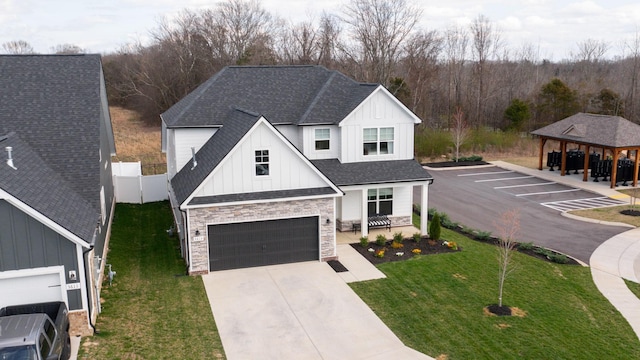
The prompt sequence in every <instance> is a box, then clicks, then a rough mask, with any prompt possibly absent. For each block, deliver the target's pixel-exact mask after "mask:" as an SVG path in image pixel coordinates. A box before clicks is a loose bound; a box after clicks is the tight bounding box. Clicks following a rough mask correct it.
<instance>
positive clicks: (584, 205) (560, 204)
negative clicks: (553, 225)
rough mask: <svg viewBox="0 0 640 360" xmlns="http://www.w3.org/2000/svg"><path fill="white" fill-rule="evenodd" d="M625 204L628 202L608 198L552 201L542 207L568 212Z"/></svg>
mask: <svg viewBox="0 0 640 360" xmlns="http://www.w3.org/2000/svg"><path fill="white" fill-rule="evenodd" d="M623 204H626V202H625V201H622V200H617V199H611V198H608V197H597V198H587V199H576V200H564V201H551V202H545V203H540V205H542V206H546V207H548V208H551V209H554V210H557V211H560V212H566V211H570V210H583V209H593V208H599V207H607V206H616V205H623Z"/></svg>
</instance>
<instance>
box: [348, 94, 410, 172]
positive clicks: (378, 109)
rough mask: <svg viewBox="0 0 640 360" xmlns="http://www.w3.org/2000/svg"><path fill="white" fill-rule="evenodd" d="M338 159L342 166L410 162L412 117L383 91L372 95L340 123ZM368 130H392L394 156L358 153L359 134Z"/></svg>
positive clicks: (360, 151)
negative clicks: (380, 162)
mask: <svg viewBox="0 0 640 360" xmlns="http://www.w3.org/2000/svg"><path fill="white" fill-rule="evenodd" d="M340 125H341V132H342V134H341V141H340V143H341V149H340V154H341V159H342V162H343V163H348V162H360V161H380V160H406V159H413V142H414V138H413V132H414V126H415V124H414V118H413V116H412V115H411V114H410V113H409V112H408V110H407V109H406V108H404V107H402V106H400V105H399V104H398V103H396V102H395V101H394V100H393V99H392V98H390V95H388V94H387V93H386V92H384V91H377V92H375V93H374V94H373V95H372V96H371V97H370V98H369V99H367V100H365V101H364V102H363V103H362V104H361V105H360V107H359V108H358V109H356V111H354V112H353V113H352V114H351V115H349V116H348V117H347V118H346V119H345V120H343V121H342V123H341V124H340ZM369 127H376V128H379V127H393V128H394V131H393V135H394V144H393V146H394V153H393V154H390V155H369V156H364V155H363V154H362V131H363V129H364V128H369Z"/></svg>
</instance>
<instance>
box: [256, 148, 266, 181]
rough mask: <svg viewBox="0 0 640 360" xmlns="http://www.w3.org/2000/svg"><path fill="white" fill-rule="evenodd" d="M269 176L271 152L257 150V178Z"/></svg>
mask: <svg viewBox="0 0 640 360" xmlns="http://www.w3.org/2000/svg"><path fill="white" fill-rule="evenodd" d="M267 175H269V150H256V176H267Z"/></svg>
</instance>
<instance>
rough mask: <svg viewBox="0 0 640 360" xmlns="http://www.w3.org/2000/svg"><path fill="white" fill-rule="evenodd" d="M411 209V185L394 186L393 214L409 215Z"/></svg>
mask: <svg viewBox="0 0 640 360" xmlns="http://www.w3.org/2000/svg"><path fill="white" fill-rule="evenodd" d="M412 209H413V186H394V187H393V216H411V212H412V211H413V210H412Z"/></svg>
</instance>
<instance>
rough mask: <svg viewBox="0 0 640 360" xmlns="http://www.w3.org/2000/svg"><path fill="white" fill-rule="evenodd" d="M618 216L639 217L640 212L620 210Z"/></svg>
mask: <svg viewBox="0 0 640 360" xmlns="http://www.w3.org/2000/svg"><path fill="white" fill-rule="evenodd" d="M620 214H622V215H628V216H640V210H631V209H628V210H622V211H620Z"/></svg>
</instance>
